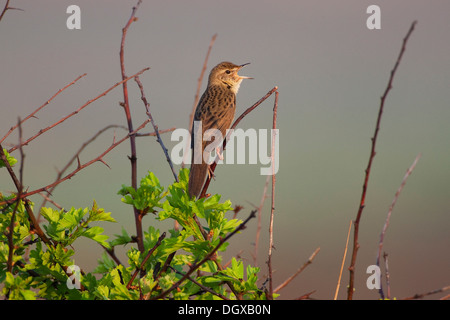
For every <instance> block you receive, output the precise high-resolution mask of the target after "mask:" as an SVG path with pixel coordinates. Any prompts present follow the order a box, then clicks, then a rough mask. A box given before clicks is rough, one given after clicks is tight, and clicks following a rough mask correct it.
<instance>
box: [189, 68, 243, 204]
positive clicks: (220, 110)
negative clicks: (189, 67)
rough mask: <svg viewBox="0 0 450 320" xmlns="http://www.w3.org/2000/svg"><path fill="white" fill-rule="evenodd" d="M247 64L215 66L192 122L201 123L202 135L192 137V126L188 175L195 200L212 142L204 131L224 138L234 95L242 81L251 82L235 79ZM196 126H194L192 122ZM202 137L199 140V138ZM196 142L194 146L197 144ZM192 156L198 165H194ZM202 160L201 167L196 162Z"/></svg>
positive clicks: (198, 133) (230, 118)
mask: <svg viewBox="0 0 450 320" xmlns="http://www.w3.org/2000/svg"><path fill="white" fill-rule="evenodd" d="M247 64H248V63H245V64H242V65H236V64H234V63H231V62H221V63H219V64H218V65H217V66H215V67H214V68H213V69H212V70H211V73H210V74H209V78H208V86H207V87H206V90H205V92H204V93H203V95H202V97H201V98H200V101H199V103H198V105H197V108H196V110H195V115H194V121H201V131H198V132H197V133H195V134H194V124H193V125H192V136H191V138H192V139H191V141H192V142H191V148H192V161H191V171H190V173H189V189H188V190H189V196H190V197H194V196H195V197H198V196H199V195H200V192H201V191H202V187H203V184H204V183H205V179H206V176H207V175H208V170H209V168H208V164H207V163H205V159H204V157H203V151H204V150H205V147H207V145H209V144H210V143H212V141H211V142H208V141H204V139H203V137H204V134H205V131H207V130H209V129H218V130H220V132H221V134H222V137H223V138H225V134H226V131H227V129H229V128H230V126H231V123H232V121H233V119H234V114H235V111H236V94H237V92H238V90H239V86H240V85H241V82H242V80H243V79H252V78H251V77H245V76H240V75H238V71H239V70H240V69H241V68H242V67H243V66H245V65H247ZM194 123H195V122H194ZM200 134H201V137H199V136H198V135H200ZM196 141H197V142H196ZM200 141H201V155H198V154H196V152H194V151H198V148H196V147H194V145H195V143H200ZM195 156H196V157H197V161H194V158H195ZM199 156H201V163H200V161H198V160H199Z"/></svg>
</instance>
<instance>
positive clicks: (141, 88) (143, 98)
mask: <svg viewBox="0 0 450 320" xmlns="http://www.w3.org/2000/svg"><path fill="white" fill-rule="evenodd" d="M134 80H135V81H136V83H137V84H138V86H139V89H140V90H141V99H142V101H143V102H144V105H145V110H146V113H147V116H148V118H149V119H150V122H151V123H152V126H153V130H155V133H156V137H157V138H156V141H157V142H159V144H160V145H161V148H162V150H163V152H164V154H165V155H166V160H167V162H168V163H169V166H170V170H172V174H173V177H174V178H175V181H176V182H178V177H177V174H176V173H175V170H174V168H173V164H172V160H171V159H170V156H169V152H168V151H167V148H166V146H165V145H164V143H163V141H162V139H161V136H160V135H159V129H158V126H157V125H156V124H155V121H154V120H153V116H152V114H151V112H150V104H149V103H148V101H147V98H146V97H145V93H144V87H143V86H142V82H141V80H140V79H139V77H135V78H134Z"/></svg>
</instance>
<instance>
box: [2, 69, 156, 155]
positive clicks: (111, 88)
mask: <svg viewBox="0 0 450 320" xmlns="http://www.w3.org/2000/svg"><path fill="white" fill-rule="evenodd" d="M149 69H150V68H145V69H142V70H141V71H139V72H138V73H136V74H134V75H132V76H131V77H128V78H126V79H124V80H122V81H119V82H117V83H116V84H115V85H113V86H112V87H110V88H109V89H107V90H106V91H104V92H103V93H101V94H100V95H98V96H97V97H95V98H94V99H91V100H89V101H88V102H86V103H85V104H83V105H82V106H81V107H79V108H78V109H77V110H75V111H74V112H72V113H70V114H69V115H67V116H65V117H63V118H61V119H60V120H59V121H57V122H55V123H54V124H52V125H50V126H48V127H47V128H45V129H41V130H39V132H38V133H37V134H35V135H34V136H32V137H31V138H29V139H28V140H26V141H25V142H23V143H22V144H21V146H26V145H28V143H30V142H31V141H33V140H34V139H36V138H37V137H39V136H40V135H41V134H43V133H45V132H47V131H48V130H50V129H52V128H54V127H56V126H57V125H59V124H61V123H63V122H64V121H66V120H67V119H69V118H70V117H72V116H74V115H76V114H78V113H79V112H80V111H81V110H83V109H84V108H86V107H87V106H88V105H90V104H91V103H92V102H94V101H96V100H98V99H100V98H101V97H103V96H105V95H107V94H108V93H109V92H110V91H111V90H113V89H114V88H115V87H117V86H119V85H121V84H122V83H124V82H127V81H129V80H130V79H133V78H134V77H136V76H138V75H140V74H142V73H144V72H145V71H147V70H149ZM19 147H20V146H15V147H12V148H11V149H9V150H8V152H9V153H11V152H13V151H14V150H16V149H18V148H19Z"/></svg>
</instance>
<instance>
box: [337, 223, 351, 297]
mask: <svg viewBox="0 0 450 320" xmlns="http://www.w3.org/2000/svg"><path fill="white" fill-rule="evenodd" d="M351 229H352V220H350V224H349V226H348V232H347V241H346V242H345V249H344V255H343V257H342V264H341V270H340V271H339V278H338V284H337V286H336V292H335V293H334V300H336V299H337V296H338V293H339V287H340V286H341V278H342V270H343V269H344V262H345V258H346V257H347V249H348V240H349V239H350V231H351Z"/></svg>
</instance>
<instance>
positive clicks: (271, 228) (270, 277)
mask: <svg viewBox="0 0 450 320" xmlns="http://www.w3.org/2000/svg"><path fill="white" fill-rule="evenodd" d="M277 110H278V91H275V103H274V107H273V129H274V131H273V134H272V152H271V158H272V204H271V208H270V222H269V254H268V259H267V266H268V267H269V297H268V299H273V284H272V282H273V281H272V249H273V219H274V211H275V181H276V178H275V135H276V132H275V129H276V128H277Z"/></svg>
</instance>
